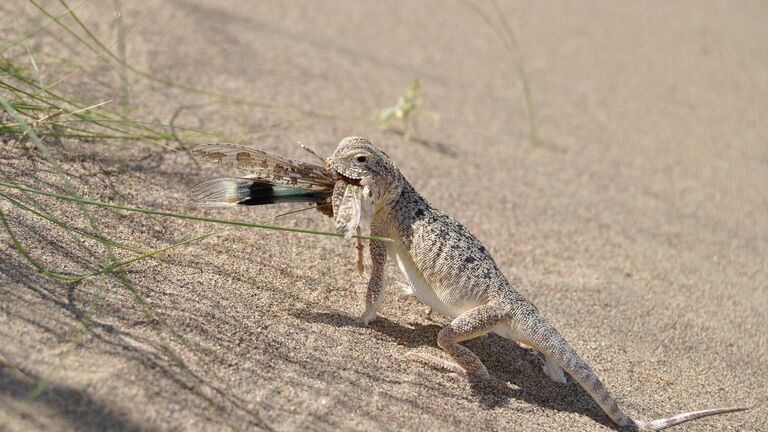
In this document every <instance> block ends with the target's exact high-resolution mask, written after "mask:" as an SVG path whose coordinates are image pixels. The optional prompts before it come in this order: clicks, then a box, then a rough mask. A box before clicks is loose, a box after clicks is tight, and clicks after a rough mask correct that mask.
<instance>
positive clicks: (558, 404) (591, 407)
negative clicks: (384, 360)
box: [294, 311, 618, 430]
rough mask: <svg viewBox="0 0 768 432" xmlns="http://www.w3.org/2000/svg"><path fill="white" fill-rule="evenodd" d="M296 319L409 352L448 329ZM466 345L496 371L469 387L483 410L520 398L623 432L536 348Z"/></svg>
mask: <svg viewBox="0 0 768 432" xmlns="http://www.w3.org/2000/svg"><path fill="white" fill-rule="evenodd" d="M294 316H296V317H297V318H300V319H304V320H307V321H309V322H313V323H322V324H328V325H332V326H334V327H361V328H369V329H371V330H373V331H375V332H377V333H381V334H383V335H386V336H387V337H389V338H391V339H392V340H393V341H395V342H396V343H398V344H400V345H402V346H406V347H408V348H418V347H423V346H427V345H429V346H434V345H436V340H437V334H438V332H439V331H440V329H442V328H443V326H442V325H439V324H426V325H419V324H415V326H414V328H410V327H407V326H404V325H402V324H399V323H397V322H394V321H392V320H389V319H387V318H385V317H382V316H379V317H378V318H377V319H376V321H374V322H372V323H371V324H369V325H368V326H363V325H362V324H360V323H358V322H357V320H356V319H355V318H353V317H350V316H346V315H342V314H338V313H333V312H304V311H296V313H295V315H294ZM464 345H465V346H466V347H467V348H469V349H471V350H472V351H473V352H474V353H475V354H477V355H478V356H479V357H480V358H481V359H482V360H483V363H484V364H485V365H486V367H488V369H489V371H490V372H491V377H492V378H491V381H487V382H472V383H470V384H469V388H470V390H471V392H472V396H473V397H474V398H475V400H476V401H477V402H478V403H479V405H480V406H481V407H482V408H483V409H486V410H492V409H495V408H499V407H504V406H505V405H507V403H508V401H509V400H510V399H516V400H520V401H524V402H526V403H529V404H535V405H538V406H540V407H543V408H548V409H553V410H557V411H566V412H573V413H578V414H582V415H586V416H588V417H590V418H592V419H593V420H594V421H596V422H598V423H600V424H602V425H603V426H606V427H608V428H612V429H616V430H618V429H617V426H616V425H615V424H614V423H613V422H611V420H610V419H609V418H608V417H607V416H606V415H605V414H604V413H603V411H602V410H601V409H600V408H599V407H598V405H597V404H596V403H595V402H594V401H593V400H592V398H591V397H590V396H589V395H588V394H587V393H586V392H585V391H584V390H583V389H582V388H581V386H579V385H578V383H576V382H575V381H574V380H573V379H572V378H571V377H570V376H569V377H568V378H567V379H568V382H567V383H566V384H559V383H555V382H552V381H551V380H550V379H549V378H548V377H547V376H546V375H545V374H544V372H543V371H542V370H541V367H542V362H541V360H540V359H539V358H538V357H537V356H536V355H535V354H534V351H533V350H530V349H524V348H522V347H520V346H519V345H518V344H517V343H515V342H513V341H511V340H508V339H505V338H502V337H500V336H497V335H494V334H492V335H488V336H486V337H481V338H478V339H474V340H471V341H468V342H466V343H465V344H464ZM510 359H511V361H510ZM436 373H438V372H436Z"/></svg>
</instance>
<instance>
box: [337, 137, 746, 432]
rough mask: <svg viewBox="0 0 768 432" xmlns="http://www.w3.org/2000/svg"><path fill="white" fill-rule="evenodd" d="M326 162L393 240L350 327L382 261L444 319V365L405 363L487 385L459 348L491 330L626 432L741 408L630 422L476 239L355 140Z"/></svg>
mask: <svg viewBox="0 0 768 432" xmlns="http://www.w3.org/2000/svg"><path fill="white" fill-rule="evenodd" d="M327 164H328V167H329V168H331V169H332V170H334V171H336V172H337V173H338V174H340V175H341V177H342V178H343V179H345V180H346V181H348V182H354V183H356V184H359V185H360V186H363V187H364V189H363V195H364V196H365V197H366V200H367V201H368V203H369V205H370V206H371V207H372V209H371V211H372V219H371V227H370V229H371V234H372V235H375V236H384V237H389V238H391V239H393V240H394V242H392V243H385V242H378V241H373V242H371V247H370V249H371V259H372V271H371V277H370V280H369V282H368V290H367V294H366V309H365V312H364V313H363V315H362V317H361V318H360V322H361V323H363V324H368V323H369V322H371V321H373V320H374V319H375V318H376V311H377V310H378V308H379V306H380V305H381V303H382V299H383V297H384V267H385V263H386V259H387V256H388V255H389V256H390V257H392V259H393V260H395V261H396V262H397V264H398V266H399V268H400V269H401V271H402V272H403V273H404V275H405V276H406V278H407V279H408V281H409V282H410V284H411V288H412V289H413V291H414V294H415V295H416V296H417V297H418V298H419V299H420V300H421V301H423V302H424V303H426V304H427V305H429V306H430V307H431V308H432V309H434V310H435V311H437V312H439V313H441V314H443V315H445V316H448V317H450V318H452V319H453V321H452V322H451V323H450V324H449V325H448V326H446V327H445V328H444V329H442V330H441V331H440V333H439V335H438V344H439V345H440V347H441V348H443V349H444V350H445V351H446V352H447V353H448V354H449V355H450V356H451V357H452V359H453V361H447V360H444V359H440V358H437V357H434V356H431V355H427V354H424V353H418V352H411V353H408V354H407V357H408V358H409V359H411V360H414V361H418V362H422V363H426V364H428V365H430V366H432V367H435V368H439V369H443V370H446V371H449V372H452V373H455V374H457V375H460V376H463V377H465V378H467V379H469V380H476V379H488V378H489V374H488V371H487V369H486V368H485V366H484V365H483V364H482V362H481V361H480V359H479V358H478V357H477V356H476V355H475V354H473V353H472V352H471V351H470V350H469V349H467V348H465V347H463V346H461V345H460V344H459V342H460V341H464V340H468V339H472V338H475V337H478V336H481V335H484V334H487V333H489V332H495V333H498V334H499V335H501V336H503V337H507V338H510V339H513V340H515V341H518V342H522V343H524V344H526V345H529V346H531V347H532V348H534V349H535V350H537V351H539V352H541V353H542V354H543V355H544V357H545V366H544V372H545V373H546V374H547V375H548V376H549V377H550V378H552V379H553V380H554V381H557V382H565V376H564V374H563V369H564V370H565V371H566V372H568V374H569V375H571V377H573V379H574V380H576V381H577V382H578V383H579V384H580V385H581V386H582V387H583V388H584V389H585V390H586V391H587V392H588V393H589V394H590V396H592V398H593V399H594V400H595V401H596V402H597V403H598V404H599V405H600V407H601V408H602V409H603V411H604V412H605V413H606V414H607V415H608V416H609V417H610V418H611V420H613V421H614V422H615V423H616V424H617V425H619V426H622V427H626V428H628V429H631V430H660V429H664V428H667V427H670V426H674V425H676V424H679V423H682V422H685V421H688V420H693V419H695V418H699V417H704V416H708V415H714V414H721V413H725V412H732V411H738V410H743V409H746V408H743V407H738V408H722V409H711V410H705V411H697V412H691V413H684V414H680V415H678V416H675V417H671V418H668V419H661V420H654V421H650V422H644V421H637V420H632V419H630V418H629V417H628V416H626V415H625V414H624V413H623V412H622V411H621V409H620V408H619V406H618V405H617V403H616V400H615V399H614V397H613V396H612V395H611V394H610V393H609V392H608V390H607V389H606V387H605V386H604V385H603V383H602V382H601V381H600V379H598V377H597V375H595V373H594V372H593V371H592V369H591V368H590V367H589V366H588V365H587V364H586V363H585V362H584V360H582V359H581V357H580V356H579V355H578V354H577V353H576V351H574V349H573V348H572V347H571V346H570V345H569V344H568V342H566V340H565V339H564V338H563V337H562V336H561V335H560V333H559V332H558V331H557V330H556V329H555V328H554V327H553V326H552V325H551V324H549V322H547V320H545V319H544V318H543V317H542V316H541V314H539V312H538V311H537V309H536V307H535V306H534V305H533V304H531V303H530V302H528V301H527V300H525V299H524V298H523V297H522V296H521V295H520V294H519V293H518V291H517V290H516V289H515V287H514V286H513V285H512V284H511V283H510V282H509V281H508V280H507V278H506V277H505V276H504V274H503V273H502V272H501V270H499V268H498V266H497V265H496V263H495V262H494V260H493V258H492V257H491V255H490V254H489V253H488V252H487V250H486V249H485V247H484V246H483V245H482V244H481V243H480V241H479V240H478V239H477V238H476V237H475V236H474V235H472V233H470V232H469V230H467V228H466V227H464V226H463V225H462V224H460V223H459V222H457V221H456V220H455V219H453V218H452V217H450V216H448V215H446V214H445V213H443V212H441V211H439V210H437V209H435V208H434V207H433V206H432V205H431V204H430V203H429V202H428V201H427V200H426V199H424V198H423V197H422V196H421V195H419V193H418V192H416V190H415V189H414V188H413V186H412V185H411V184H410V183H409V182H408V181H407V180H406V179H405V177H404V176H403V175H402V174H401V173H400V170H399V169H398V168H397V166H396V165H395V164H394V163H393V162H392V160H391V159H390V158H389V157H388V156H387V155H386V154H385V153H384V152H383V151H381V150H379V149H377V148H375V147H374V146H373V145H372V144H371V143H370V142H369V141H368V140H367V139H365V138H361V137H349V138H345V139H344V140H342V141H341V143H339V146H338V147H337V149H336V151H335V152H334V154H333V155H332V156H331V157H330V158H328V159H327Z"/></svg>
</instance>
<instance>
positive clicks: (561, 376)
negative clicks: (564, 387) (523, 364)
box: [542, 356, 565, 384]
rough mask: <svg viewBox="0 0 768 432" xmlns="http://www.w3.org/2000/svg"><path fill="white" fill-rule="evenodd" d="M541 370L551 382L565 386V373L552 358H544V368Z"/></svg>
mask: <svg viewBox="0 0 768 432" xmlns="http://www.w3.org/2000/svg"><path fill="white" fill-rule="evenodd" d="M542 369H543V370H544V373H545V374H547V376H548V377H549V379H551V380H552V381H554V382H556V383H560V384H565V372H564V371H563V368H561V367H560V365H559V364H557V361H555V360H554V359H553V358H552V357H550V356H544V367H543V368H542Z"/></svg>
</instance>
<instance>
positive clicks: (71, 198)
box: [0, 182, 392, 242]
mask: <svg viewBox="0 0 768 432" xmlns="http://www.w3.org/2000/svg"><path fill="white" fill-rule="evenodd" d="M0 186H3V187H7V188H11V189H17V190H20V191H24V192H31V193H35V194H39V195H47V196H50V197H54V198H59V199H63V200H66V201H72V202H76V203H79V204H84V205H94V206H99V207H107V208H113V209H118V210H126V211H132V212H138V213H144V214H151V215H158V216H167V217H173V218H177V219H187V220H196V221H201V222H211V223H219V224H226V225H234V226H242V227H249V228H261V229H268V230H275V231H286V232H293V233H301V234H314V235H322V236H330V237H344V234H341V233H337V232H330V231H317V230H310V229H305V228H293V227H285V226H277V225H268V224H261V223H253V222H244V221H233V220H227V219H217V218H211V217H205V216H194V215H188V214H182V213H173V212H167V211H161V210H152V209H146V208H139V207H130V206H123V205H120V204H113V203H107V202H103V201H96V200H89V199H83V198H80V197H77V196H72V195H63V194H59V193H55V192H47V191H43V190H40V189H34V188H30V187H27V186H23V185H20V184H16V183H6V182H0ZM352 237H353V238H360V239H364V240H375V241H385V242H391V241H392V239H390V238H386V237H375V236H362V235H360V236H358V235H354V236H352Z"/></svg>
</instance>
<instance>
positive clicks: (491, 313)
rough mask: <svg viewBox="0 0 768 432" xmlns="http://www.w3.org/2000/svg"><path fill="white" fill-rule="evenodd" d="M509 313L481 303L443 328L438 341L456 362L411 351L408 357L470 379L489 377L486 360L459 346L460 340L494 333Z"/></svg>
mask: <svg viewBox="0 0 768 432" xmlns="http://www.w3.org/2000/svg"><path fill="white" fill-rule="evenodd" d="M505 316H506V315H505V312H504V311H503V310H501V309H500V308H497V307H496V306H492V305H483V306H478V307H476V308H474V309H472V310H469V311H467V312H465V313H463V314H461V315H459V316H458V317H457V318H456V319H454V320H453V321H451V323H450V324H448V326H446V327H445V328H443V329H442V330H440V333H438V335H437V344H438V345H440V348H442V349H444V350H445V351H446V352H447V353H448V354H450V355H451V357H453V360H455V361H456V363H454V362H450V361H447V360H443V359H441V358H438V357H435V356H432V355H429V354H423V353H419V352H415V351H411V352H409V353H408V354H406V355H405V356H406V358H407V359H409V360H412V361H417V362H421V363H426V364H427V365H429V366H432V367H434V368H437V369H443V370H446V371H448V372H452V373H455V374H457V375H460V376H462V377H464V378H466V379H468V380H470V381H472V380H487V379H489V378H490V375H489V374H488V369H486V368H485V365H484V364H483V362H482V361H480V359H479V358H478V357H477V356H476V355H475V354H474V353H473V352H472V351H470V350H469V349H468V348H466V347H463V346H461V345H459V342H461V341H465V340H469V339H474V338H476V337H478V336H482V335H484V334H486V333H488V332H490V331H491V330H493V328H494V327H495V326H496V324H498V322H499V321H500V320H501V319H503V318H504V317H505Z"/></svg>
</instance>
